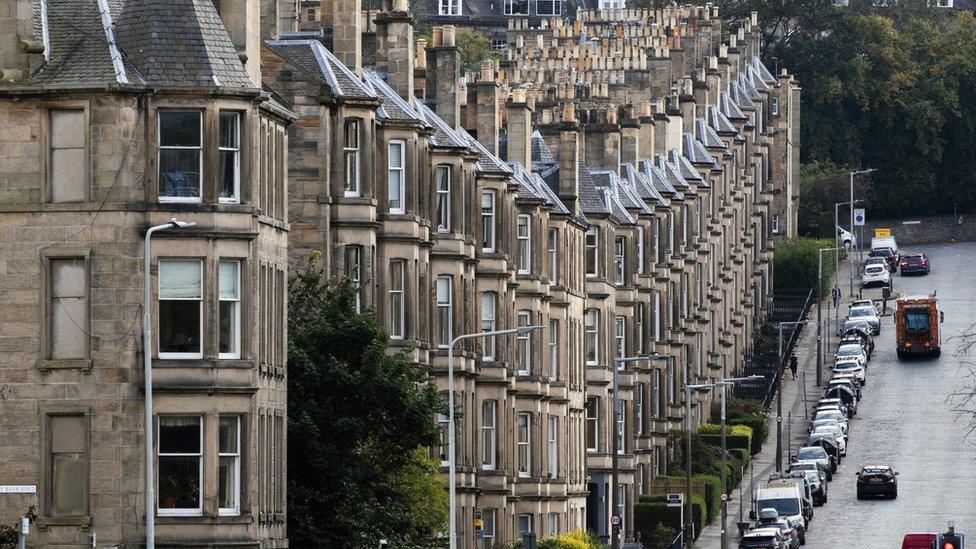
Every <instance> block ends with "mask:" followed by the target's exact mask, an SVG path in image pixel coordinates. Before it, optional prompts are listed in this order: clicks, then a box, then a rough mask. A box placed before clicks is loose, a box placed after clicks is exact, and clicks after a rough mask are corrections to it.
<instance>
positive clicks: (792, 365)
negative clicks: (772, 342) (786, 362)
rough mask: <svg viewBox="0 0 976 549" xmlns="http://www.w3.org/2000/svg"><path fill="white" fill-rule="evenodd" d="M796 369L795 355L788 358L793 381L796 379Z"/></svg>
mask: <svg viewBox="0 0 976 549" xmlns="http://www.w3.org/2000/svg"><path fill="white" fill-rule="evenodd" d="M796 367H797V361H796V355H793V356H791V357H790V373H791V374H793V379H796Z"/></svg>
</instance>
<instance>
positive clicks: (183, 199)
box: [156, 109, 204, 204]
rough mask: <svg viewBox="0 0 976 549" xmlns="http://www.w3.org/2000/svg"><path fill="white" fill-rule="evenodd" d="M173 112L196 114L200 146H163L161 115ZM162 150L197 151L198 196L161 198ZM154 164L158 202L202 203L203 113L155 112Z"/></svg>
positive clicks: (184, 110) (162, 110)
mask: <svg viewBox="0 0 976 549" xmlns="http://www.w3.org/2000/svg"><path fill="white" fill-rule="evenodd" d="M174 112H192V113H196V115H197V116H198V117H199V119H200V146H199V147H184V146H180V145H166V146H164V145H163V144H162V132H163V128H162V125H163V124H162V118H163V113H174ZM164 149H165V150H193V151H198V153H199V156H200V161H199V171H198V172H197V173H198V174H200V182H199V183H198V186H197V190H198V194H199V196H197V197H196V198H194V197H184V196H163V195H162V194H160V191H161V190H162V185H161V183H162V180H163V178H162V173H161V172H160V170H162V166H163V164H162V162H161V160H162V151H163V150H164ZM156 164H157V167H156V177H157V187H159V188H158V189H157V192H156V194H157V198H158V200H159V201H160V202H184V203H191V204H197V203H200V202H202V201H203V180H204V178H203V111H200V110H194V109H159V110H158V111H156Z"/></svg>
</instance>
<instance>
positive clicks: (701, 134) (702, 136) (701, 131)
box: [695, 107, 735, 149]
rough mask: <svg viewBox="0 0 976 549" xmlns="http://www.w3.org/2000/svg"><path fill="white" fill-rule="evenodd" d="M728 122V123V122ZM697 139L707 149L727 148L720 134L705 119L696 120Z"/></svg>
mask: <svg viewBox="0 0 976 549" xmlns="http://www.w3.org/2000/svg"><path fill="white" fill-rule="evenodd" d="M713 108H714V107H709V110H711V109H713ZM726 122H728V121H727V120H726ZM734 129H735V128H733V130H734ZM695 137H696V138H698V140H699V141H701V142H702V144H703V145H705V147H707V148H710V149H725V148H726V146H725V141H722V138H721V137H719V136H718V133H717V132H716V131H715V128H713V127H712V126H711V125H710V124H709V123H708V122H706V121H705V119H704V118H696V119H695Z"/></svg>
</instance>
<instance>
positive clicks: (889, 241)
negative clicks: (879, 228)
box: [871, 236, 898, 255]
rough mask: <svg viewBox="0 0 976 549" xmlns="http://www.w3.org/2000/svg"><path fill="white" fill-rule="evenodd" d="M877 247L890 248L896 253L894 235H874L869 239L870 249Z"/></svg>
mask: <svg viewBox="0 0 976 549" xmlns="http://www.w3.org/2000/svg"><path fill="white" fill-rule="evenodd" d="M878 248H891V251H893V252H895V255H898V243H897V242H895V237H893V236H876V237H874V238H872V239H871V249H872V250H877V249H878Z"/></svg>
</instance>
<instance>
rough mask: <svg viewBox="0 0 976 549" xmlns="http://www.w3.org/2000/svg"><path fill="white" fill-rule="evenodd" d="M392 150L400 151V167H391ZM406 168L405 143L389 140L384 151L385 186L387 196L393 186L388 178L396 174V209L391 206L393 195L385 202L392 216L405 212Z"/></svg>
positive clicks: (400, 140)
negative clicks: (397, 149) (397, 203)
mask: <svg viewBox="0 0 976 549" xmlns="http://www.w3.org/2000/svg"><path fill="white" fill-rule="evenodd" d="M394 148H399V149H400V165H399V166H394V165H393V155H392V154H390V152H391V151H392V150H393V149H394ZM406 166H407V142H406V141H404V140H402V139H391V140H390V142H389V143H388V144H387V150H386V172H387V173H386V184H387V193H388V194H389V190H390V189H391V188H393V186H391V185H390V176H391V175H393V174H396V177H397V182H396V189H397V195H398V197H397V201H398V202H399V205H398V206H396V207H394V206H393V195H392V194H389V196H387V202H388V203H389V211H390V213H392V214H402V213H405V212H406V211H407V210H406V199H407V197H406V188H405V184H404V183H405V180H406V177H405V176H406Z"/></svg>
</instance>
